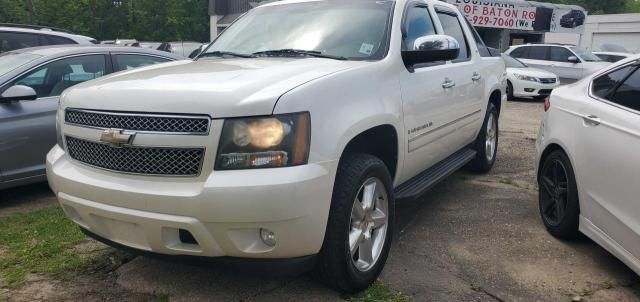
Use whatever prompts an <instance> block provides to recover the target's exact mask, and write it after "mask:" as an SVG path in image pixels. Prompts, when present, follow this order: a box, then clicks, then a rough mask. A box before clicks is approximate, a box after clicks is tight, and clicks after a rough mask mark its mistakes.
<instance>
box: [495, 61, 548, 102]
mask: <svg viewBox="0 0 640 302" xmlns="http://www.w3.org/2000/svg"><path fill="white" fill-rule="evenodd" d="M502 58H503V59H504V62H505V64H506V66H507V79H508V81H507V96H508V97H509V100H513V98H516V97H517V98H541V97H542V98H544V97H547V96H549V95H550V94H551V91H553V89H555V88H556V87H558V86H560V79H559V78H558V76H557V75H555V74H554V73H551V72H548V71H544V70H542V69H537V68H531V67H529V66H527V65H526V64H524V63H522V62H520V61H519V60H518V59H515V58H513V57H511V56H508V55H503V56H502Z"/></svg>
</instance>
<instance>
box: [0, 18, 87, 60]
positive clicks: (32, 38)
mask: <svg viewBox="0 0 640 302" xmlns="http://www.w3.org/2000/svg"><path fill="white" fill-rule="evenodd" d="M97 43H98V41H96V40H95V39H93V38H90V37H86V36H81V35H76V34H73V33H70V32H67V31H65V30H62V29H57V28H54V27H44V26H36V25H22V24H8V23H0V53H4V52H7V51H12V50H16V49H21V48H29V47H38V46H47V45H64V44H81V45H91V44H97Z"/></svg>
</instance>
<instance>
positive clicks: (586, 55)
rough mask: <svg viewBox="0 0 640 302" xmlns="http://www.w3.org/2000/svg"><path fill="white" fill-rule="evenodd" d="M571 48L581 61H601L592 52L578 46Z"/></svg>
mask: <svg viewBox="0 0 640 302" xmlns="http://www.w3.org/2000/svg"><path fill="white" fill-rule="evenodd" d="M571 50H573V52H575V53H576V54H577V55H578V56H579V57H580V58H581V59H582V60H583V61H587V62H601V61H602V59H600V58H598V56H596V55H594V54H593V53H592V52H590V51H588V50H586V49H583V48H580V47H571Z"/></svg>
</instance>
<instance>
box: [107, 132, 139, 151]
mask: <svg viewBox="0 0 640 302" xmlns="http://www.w3.org/2000/svg"><path fill="white" fill-rule="evenodd" d="M135 136H136V134H135V132H133V133H131V132H129V133H127V132H125V131H124V130H122V129H107V130H105V131H104V132H102V135H101V136H100V141H101V142H104V143H109V144H111V145H112V146H115V147H121V146H122V145H129V144H131V143H132V142H133V138H134V137H135Z"/></svg>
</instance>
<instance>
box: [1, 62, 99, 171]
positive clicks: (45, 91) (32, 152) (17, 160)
mask: <svg viewBox="0 0 640 302" xmlns="http://www.w3.org/2000/svg"><path fill="white" fill-rule="evenodd" d="M105 73H106V60H105V55H86V56H75V57H71V58H64V59H60V60H57V61H54V62H51V63H48V64H46V65H43V66H41V67H39V68H36V69H35V70H33V71H30V72H27V73H26V74H24V75H22V76H20V77H19V78H18V79H17V80H15V81H12V82H11V83H9V84H7V85H5V86H4V87H2V90H4V89H6V88H9V87H10V86H13V85H25V86H29V87H31V88H33V89H34V90H35V91H36V92H37V94H38V99H37V100H35V101H19V102H13V103H4V104H0V170H2V176H3V179H2V181H3V182H11V181H18V180H25V179H29V178H35V177H42V176H44V174H45V157H46V154H47V152H49V150H51V148H52V147H53V146H54V145H55V144H56V118H55V115H56V111H57V109H58V99H59V96H60V94H61V93H62V92H63V91H64V90H65V89H67V88H69V87H71V86H73V85H76V84H79V83H81V82H84V81H87V80H91V79H94V78H97V77H100V76H102V75H104V74H105Z"/></svg>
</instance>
